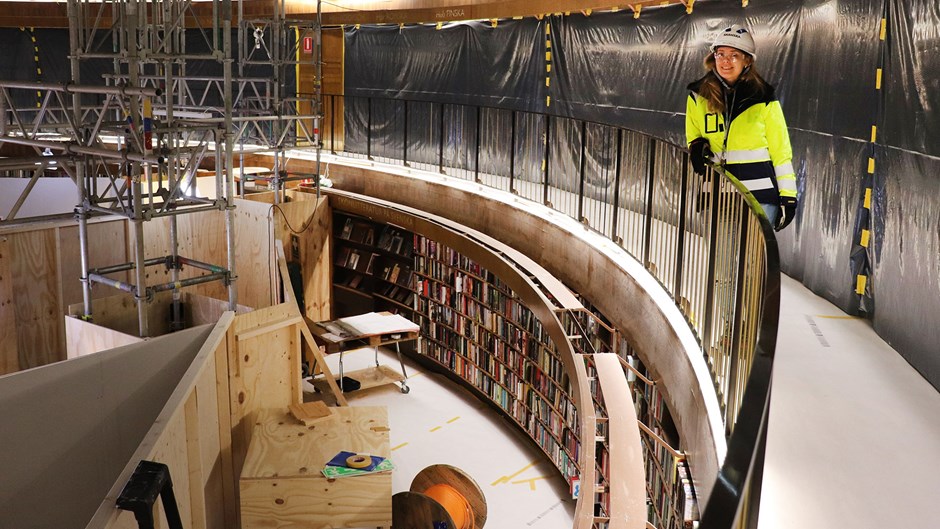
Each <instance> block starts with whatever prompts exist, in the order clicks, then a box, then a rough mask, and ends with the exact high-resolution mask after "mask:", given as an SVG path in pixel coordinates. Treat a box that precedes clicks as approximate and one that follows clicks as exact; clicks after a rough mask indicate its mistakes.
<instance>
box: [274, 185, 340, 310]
mask: <svg viewBox="0 0 940 529" xmlns="http://www.w3.org/2000/svg"><path fill="white" fill-rule="evenodd" d="M288 196H289V197H291V199H292V200H293V202H291V203H289V204H288V205H291V206H295V207H296V204H297V203H298V202H303V201H309V202H310V203H311V204H312V203H314V202H315V201H316V195H315V194H312V193H305V192H301V191H289V192H288ZM306 227H307V229H306V230H304V231H303V233H300V234H296V236H297V237H298V239H299V240H298V242H299V244H298V246H299V249H300V252H299V253H300V255H299V256H292V255H291V248H292V244H291V240H290V237H288V238H287V239H286V240H285V239H284V238H283V237H281V236H280V235H279V236H278V238H279V239H282V240H283V241H284V250H285V254H286V255H287V256H288V258H294V259H299V260H300V263H301V266H302V267H303V289H304V315H305V316H306V317H307V318H310V319H311V320H313V321H325V320H330V319H332V317H331V312H330V307H331V303H330V296H331V293H332V289H331V288H330V258H329V256H330V248H329V244H330V233H331V232H332V229H333V215H332V209H331V208H330V207H329V202H328V200H327V199H325V198H322V197H321V198H320V203H319V205H318V206H317V209H316V211H315V212H313V213H312V216H311V217H310V219H309V220H307V221H306Z"/></svg>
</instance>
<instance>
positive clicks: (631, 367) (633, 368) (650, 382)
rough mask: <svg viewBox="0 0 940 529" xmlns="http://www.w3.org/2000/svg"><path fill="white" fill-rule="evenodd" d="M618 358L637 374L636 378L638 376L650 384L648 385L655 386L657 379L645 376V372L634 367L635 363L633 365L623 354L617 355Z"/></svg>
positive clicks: (624, 365)
mask: <svg viewBox="0 0 940 529" xmlns="http://www.w3.org/2000/svg"><path fill="white" fill-rule="evenodd" d="M617 358H619V359H620V364H621V365H622V366H623V367H625V368H627V369H629V370H630V371H631V372H632V373H633V374H634V375H636V378H638V379H640V380H642V381H643V382H645V383H646V385H648V386H655V385H656V381H655V380H650V379H648V378H646V377H645V376H643V373H640V370H639V369H637V368H635V367H633V365H632V364H631V363H630V362H627V361H626V360H625V359H624V358H623V357H622V356H620V355H617Z"/></svg>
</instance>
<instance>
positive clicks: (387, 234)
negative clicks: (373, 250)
mask: <svg viewBox="0 0 940 529" xmlns="http://www.w3.org/2000/svg"><path fill="white" fill-rule="evenodd" d="M408 238H409V235H406V234H405V232H403V231H401V230H399V229H397V228H393V227H391V226H386V227H385V229H384V230H383V231H382V234H381V235H380V236H379V242H378V244H377V245H376V246H378V247H379V248H380V249H382V250H385V251H387V252H391V253H394V254H398V255H400V256H402V257H405V258H409V259H410V258H411V256H412V255H413V251H412V246H411V245H410V244H406V242H405V241H407V240H408Z"/></svg>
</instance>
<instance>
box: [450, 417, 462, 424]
mask: <svg viewBox="0 0 940 529" xmlns="http://www.w3.org/2000/svg"><path fill="white" fill-rule="evenodd" d="M459 418H460V415H458V416H456V417H454V418H453V419H451V420H449V421H447V424H450V423H452V422H454V421H456V420H457V419H459Z"/></svg>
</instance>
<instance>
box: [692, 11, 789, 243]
mask: <svg viewBox="0 0 940 529" xmlns="http://www.w3.org/2000/svg"><path fill="white" fill-rule="evenodd" d="M711 51H712V53H710V54H709V55H708V56H707V57H706V58H705V69H706V70H708V72H707V73H706V74H705V77H702V78H701V79H699V80H698V81H695V82H693V83H691V84H690V85H689V86H688V88H689V90H690V91H691V93H690V94H689V98H688V102H687V104H686V113H685V134H686V140H687V141H688V144H689V154H690V155H691V159H692V167H693V169H694V170H695V172H696V173H698V174H701V175H704V174H705V170H706V166H707V165H708V164H715V165H717V166H718V167H720V168H721V169H722V170H723V172H725V173H726V174H728V175H729V176H732V177H734V178H736V179H738V180H739V181H740V182H741V183H742V184H744V186H745V187H746V188H747V189H748V190H750V191H751V193H752V194H753V195H754V198H755V199H757V201H758V202H760V204H761V206H763V208H764V213H765V214H766V215H767V219H768V220H769V221H770V224H771V225H772V226H774V228H775V229H776V230H777V231H780V230H782V229H783V228H785V227H787V225H788V224H790V222H791V221H792V220H793V216H794V215H795V214H796V207H797V193H796V177H795V175H794V174H793V165H792V164H791V162H790V159H791V158H792V156H793V154H792V151H791V149H790V137H789V135H788V134H787V124H786V121H785V120H784V118H783V110H782V109H781V107H780V102H779V101H777V98H776V96H775V95H774V87H773V86H771V85H770V84H768V83H767V82H766V81H764V79H763V78H761V76H760V75H759V74H758V73H757V70H756V69H755V68H754V61H755V59H756V58H757V54H756V53H755V51H756V48H755V46H754V39H753V38H752V37H751V34H750V32H748V30H747V29H745V28H744V27H742V26H739V25H737V24H735V25H733V26H731V27H729V28H726V29H725V30H724V31H722V32H721V34H720V35H719V36H718V38H717V39H715V42H714V43H713V44H712V46H711Z"/></svg>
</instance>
